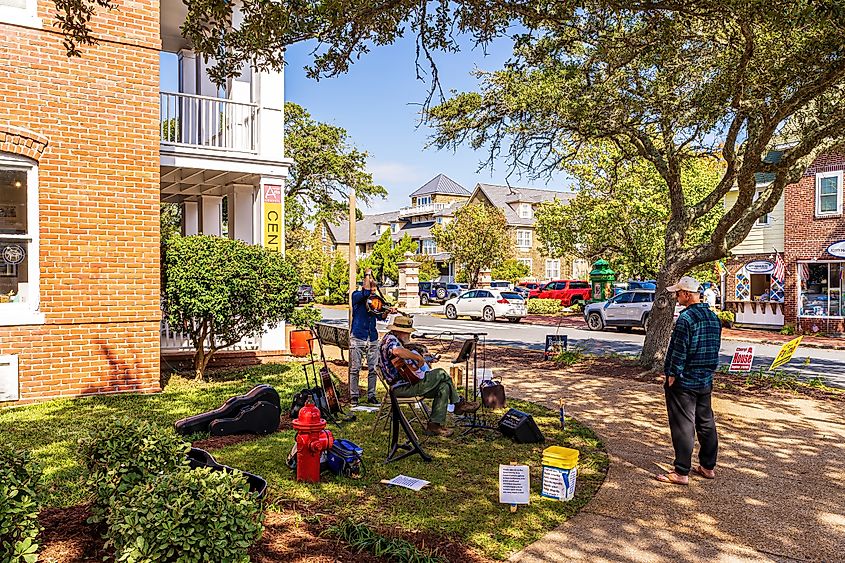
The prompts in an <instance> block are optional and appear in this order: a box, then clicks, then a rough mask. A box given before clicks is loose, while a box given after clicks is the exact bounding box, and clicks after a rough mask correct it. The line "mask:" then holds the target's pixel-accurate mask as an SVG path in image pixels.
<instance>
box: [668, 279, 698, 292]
mask: <svg viewBox="0 0 845 563" xmlns="http://www.w3.org/2000/svg"><path fill="white" fill-rule="evenodd" d="M699 285H700V284H699V283H698V280H697V279H695V278H691V277H689V276H684V277H682V278H681V279H679V280H678V283H676V284H675V285H670V286H669V287H667V288H666V291H669V292H671V293H677V292H679V291H689V292H690V293H698V287H699Z"/></svg>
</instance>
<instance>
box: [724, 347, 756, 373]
mask: <svg viewBox="0 0 845 563" xmlns="http://www.w3.org/2000/svg"><path fill="white" fill-rule="evenodd" d="M752 363H754V346H737V347H736V350H735V351H734V357H733V360H731V367H730V369H729V371H751V364H752Z"/></svg>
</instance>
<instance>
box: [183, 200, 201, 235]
mask: <svg viewBox="0 0 845 563" xmlns="http://www.w3.org/2000/svg"><path fill="white" fill-rule="evenodd" d="M199 233H200V206H199V203H198V202H196V201H186V202H184V203H183V204H182V234H184V235H185V236H186V237H187V236H190V235H198V234H199Z"/></svg>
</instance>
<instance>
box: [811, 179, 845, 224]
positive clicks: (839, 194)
mask: <svg viewBox="0 0 845 563" xmlns="http://www.w3.org/2000/svg"><path fill="white" fill-rule="evenodd" d="M829 178H834V179H835V180H836V194H835V195H836V209H835V210H834V211H822V205H821V201H822V182H823V181H824V180H826V179H829ZM824 195H825V196H826V197H828V196H830V195H833V194H824ZM842 195H843V194H842V171H841V170H839V171H837V172H819V173H818V174H816V209H815V215H816V217H819V218H823V217H836V216H839V215H842Z"/></svg>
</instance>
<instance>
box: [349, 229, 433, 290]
mask: <svg viewBox="0 0 845 563" xmlns="http://www.w3.org/2000/svg"><path fill="white" fill-rule="evenodd" d="M417 246H418V245H417V243H416V241H414V240H413V239H411V237H410V236H408V234H407V233H406V234H405V236H403V237H402V238H401V239H399V240H398V241H396V243H395V244H394V243H393V238H392V236H391V233H390V230H389V229H388V230H386V231H384V232H383V233H382V234H381V236H380V237H379V239H378V240H377V241H376V243H375V244H374V245H373V251H372V252H371V253H370V255H369V256H367V257H366V258H364V259H363V260H360V261H359V262H358V271H361V272H363V271H364V270H366V269H367V268H372V270H373V277H374V278H375V279H376V280H378V281H379V283H384V282H385V281H386V280H388V279H390V280H393V281H394V282H395V281H398V279H399V267H398V266H397V264H398V263H399V262H401V261H402V260H404V259H405V253H406V252H410V253H411V254H416V253H417V251H418V250H419V249H418V248H417Z"/></svg>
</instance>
